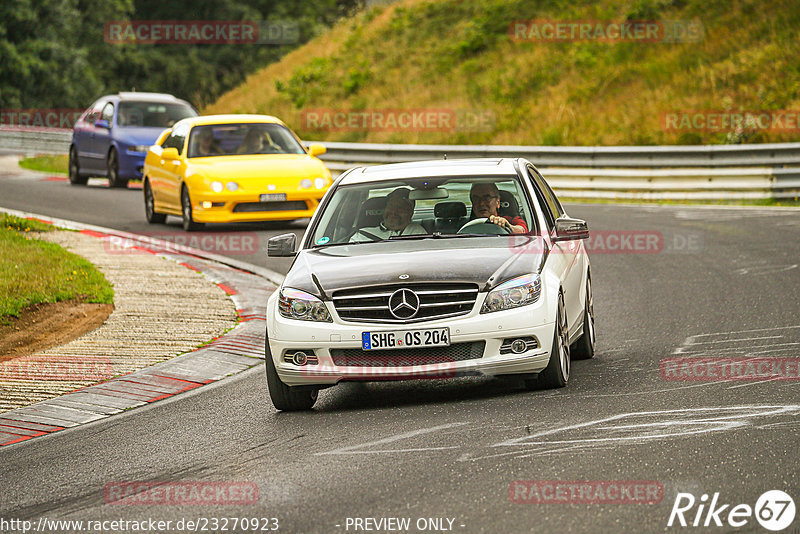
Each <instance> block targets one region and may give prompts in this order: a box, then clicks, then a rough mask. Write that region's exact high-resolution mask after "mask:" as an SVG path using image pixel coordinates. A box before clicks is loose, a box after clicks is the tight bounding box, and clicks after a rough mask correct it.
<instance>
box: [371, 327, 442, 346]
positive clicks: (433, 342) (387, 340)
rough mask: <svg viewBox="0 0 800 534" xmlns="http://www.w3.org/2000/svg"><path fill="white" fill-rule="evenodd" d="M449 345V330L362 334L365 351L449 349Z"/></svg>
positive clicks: (431, 329) (434, 329)
mask: <svg viewBox="0 0 800 534" xmlns="http://www.w3.org/2000/svg"><path fill="white" fill-rule="evenodd" d="M448 345H450V329H449V328H429V329H427V330H395V331H392V332H362V333H361V348H362V349H363V350H386V349H404V348H406V347H447V346H448Z"/></svg>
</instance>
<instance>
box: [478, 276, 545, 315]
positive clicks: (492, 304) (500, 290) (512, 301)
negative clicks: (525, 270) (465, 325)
mask: <svg viewBox="0 0 800 534" xmlns="http://www.w3.org/2000/svg"><path fill="white" fill-rule="evenodd" d="M541 294H542V280H541V278H540V277H539V275H538V274H526V275H524V276H519V277H517V278H512V279H511V280H509V281H507V282H503V283H502V284H500V285H499V286H497V287H496V288H494V289H493V290H492V291H490V292H489V294H488V295H486V300H485V301H484V302H483V306H482V307H481V313H490V312H496V311H500V310H510V309H511V308H519V307H520V306H527V305H528V304H533V303H534V302H536V301H537V300H539V295H541Z"/></svg>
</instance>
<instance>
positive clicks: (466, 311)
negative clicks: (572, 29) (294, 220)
mask: <svg viewBox="0 0 800 534" xmlns="http://www.w3.org/2000/svg"><path fill="white" fill-rule="evenodd" d="M588 236H589V230H588V226H587V224H586V222H585V221H582V220H580V219H574V218H570V217H568V216H567V214H566V212H565V211H564V208H563V207H562V206H561V203H560V202H559V201H558V199H557V198H556V196H555V195H554V194H553V191H552V189H551V188H550V186H549V185H548V184H547V182H545V180H544V178H542V175H541V174H540V173H539V171H538V170H537V169H536V167H534V166H533V165H532V164H531V163H530V162H528V161H526V160H524V159H469V160H443V161H422V162H413V163H402V164H392V165H381V166H375V167H361V168H355V169H351V170H349V171H347V172H345V173H344V174H342V175H341V176H340V177H339V178H338V179H337V180H336V181H335V182H334V184H333V185H332V186H331V188H330V190H329V191H328V192H327V193H326V195H325V197H324V198H323V199H322V201H321V203H320V206H319V208H318V209H317V211H316V212H315V214H314V216H313V218H312V219H311V222H310V223H309V226H308V229H307V231H306V233H305V235H304V237H303V239H302V241H301V243H300V247H299V250H296V248H297V244H296V238H295V235H294V234H285V235H281V236H277V237H273V238H272V239H270V240H269V244H268V254H269V255H270V256H289V257H294V262H293V263H292V266H291V268H290V269H289V272H288V274H287V275H286V278H285V280H284V282H283V284H282V285H281V286H280V287H279V288H278V289H277V290H276V291H275V292H274V293H273V294H272V296H271V297H270V299H269V301H268V304H267V337H266V373H267V384H268V388H269V393H270V398H271V399H272V403H273V404H274V405H275V407H276V408H277V409H279V410H307V409H310V408H311V407H312V406H313V405H314V403H315V402H316V400H317V394H318V391H319V390H320V389H322V388H325V387H330V386H333V385H336V384H338V383H339V382H343V381H377V380H410V379H421V378H449V377H454V376H463V375H475V374H482V375H491V376H499V375H518V376H521V377H522V378H523V379H524V381H525V385H526V387H528V388H553V387H563V386H565V385H566V384H567V381H568V380H569V375H570V358H572V359H576V358H591V357H592V356H593V354H594V343H595V330H594V311H593V307H592V286H591V270H590V266H589V258H588V256H587V253H586V249H585V248H584V244H583V241H582V240H583V239H586V238H587V237H588Z"/></svg>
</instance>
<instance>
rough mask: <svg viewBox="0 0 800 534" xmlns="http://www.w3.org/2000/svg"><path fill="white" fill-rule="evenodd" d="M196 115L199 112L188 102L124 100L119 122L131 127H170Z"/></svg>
mask: <svg viewBox="0 0 800 534" xmlns="http://www.w3.org/2000/svg"><path fill="white" fill-rule="evenodd" d="M195 116H197V113H195V111H194V110H193V109H192V108H191V107H190V106H187V105H186V104H181V103H174V104H165V103H161V102H129V101H123V102H120V103H119V114H118V115H117V124H118V125H119V126H124V127H129V128H130V127H142V128H170V127H172V125H173V124H175V123H176V122H178V121H179V120H181V119H185V118H186V117H195Z"/></svg>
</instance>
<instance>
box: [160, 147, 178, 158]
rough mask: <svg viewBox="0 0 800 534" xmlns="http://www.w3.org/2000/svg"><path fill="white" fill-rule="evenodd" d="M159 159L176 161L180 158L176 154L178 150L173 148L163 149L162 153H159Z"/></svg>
mask: <svg viewBox="0 0 800 534" xmlns="http://www.w3.org/2000/svg"><path fill="white" fill-rule="evenodd" d="M161 157H162V158H163V159H178V158H180V157H181V156H180V154H178V149H177V148H175V147H169V148H165V149H164V150H163V152H161Z"/></svg>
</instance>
